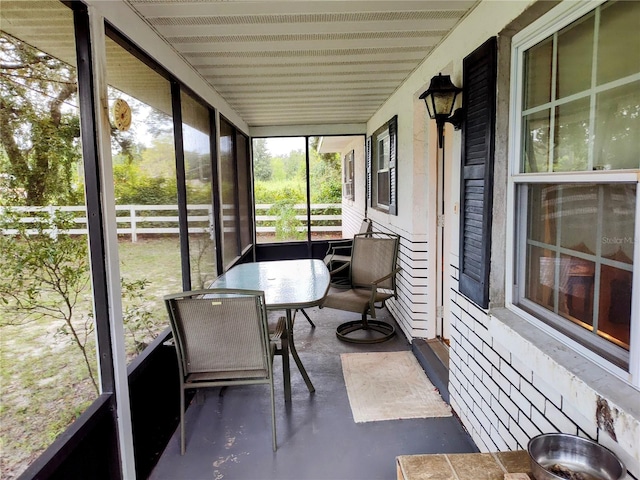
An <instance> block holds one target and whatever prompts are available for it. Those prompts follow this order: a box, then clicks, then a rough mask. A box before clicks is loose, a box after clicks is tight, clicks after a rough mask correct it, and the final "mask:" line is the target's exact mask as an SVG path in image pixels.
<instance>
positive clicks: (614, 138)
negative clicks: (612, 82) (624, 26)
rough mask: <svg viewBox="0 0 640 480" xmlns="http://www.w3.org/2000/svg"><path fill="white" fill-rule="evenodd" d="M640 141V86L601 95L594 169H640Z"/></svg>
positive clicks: (598, 99)
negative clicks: (639, 146)
mask: <svg viewBox="0 0 640 480" xmlns="http://www.w3.org/2000/svg"><path fill="white" fill-rule="evenodd" d="M639 30H640V29H639ZM638 56H639V57H640V55H638ZM639 71H640V70H639ZM639 139H640V82H633V83H630V84H628V85H624V86H622V87H618V88H614V89H611V90H607V91H604V92H602V93H599V94H598V96H597V97H596V138H595V151H594V156H595V158H594V168H595V169H598V170H600V169H602V170H611V169H620V168H640V154H639V150H638V145H639V141H640V140H639Z"/></svg>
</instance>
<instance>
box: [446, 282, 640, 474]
mask: <svg viewBox="0 0 640 480" xmlns="http://www.w3.org/2000/svg"><path fill="white" fill-rule="evenodd" d="M450 298H451V301H452V305H451V312H452V319H451V350H450V370H449V395H450V398H451V406H452V408H453V409H454V410H455V412H456V413H457V415H458V416H459V417H460V419H461V420H462V422H463V424H464V426H465V427H466V428H467V430H468V431H469V433H470V435H471V437H472V438H473V440H474V441H475V442H476V445H477V446H478V448H479V449H480V450H481V451H496V450H514V449H526V446H527V443H528V441H529V440H530V439H531V438H532V437H534V436H535V435H538V434H540V433H547V432H564V433H571V434H577V435H581V436H583V437H588V438H591V439H593V440H596V441H598V442H600V443H602V444H603V445H606V446H607V447H608V448H610V449H612V450H613V451H614V452H615V453H616V454H618V456H619V457H620V458H621V460H622V461H623V462H624V463H625V465H626V466H627V468H628V469H629V473H630V474H631V475H632V476H633V478H638V477H639V476H640V419H639V418H637V416H634V415H636V413H637V408H635V409H633V412H631V413H630V412H628V411H625V409H624V408H622V407H619V406H618V405H616V402H615V401H614V398H616V397H615V395H613V392H611V391H609V392H607V391H599V392H596V390H595V389H594V388H592V387H590V386H589V384H588V382H587V381H585V380H584V379H583V378H580V376H579V375H576V374H575V372H573V373H572V371H571V370H570V369H568V368H565V367H563V366H562V365H561V364H560V363H559V362H558V361H556V360H555V359H554V358H553V357H552V355H550V354H548V353H547V352H546V351H545V348H546V347H545V346H544V344H543V343H544V342H547V343H548V341H547V339H545V340H539V341H538V342H536V340H535V338H534V337H533V336H532V337H531V338H529V337H527V338H525V336H523V335H521V334H520V333H519V332H518V331H516V329H515V328H514V327H513V325H511V324H509V325H508V324H507V323H506V322H505V321H503V320H502V319H499V318H497V317H496V316H495V315H489V314H488V313H487V312H483V311H482V310H479V309H478V308H477V307H476V306H475V305H474V304H473V303H471V302H469V301H468V300H467V299H465V298H464V297H463V296H462V295H460V294H459V292H456V291H452V292H451V296H450ZM522 321H523V322H524V320H522ZM525 323H526V322H525ZM527 325H529V326H530V324H527ZM531 328H535V327H532V326H531ZM537 335H538V337H540V334H539V333H538V334H537ZM549 338H550V337H549ZM559 350H562V349H559ZM564 350H565V351H566V347H565V349H564ZM573 356H574V357H575V355H573ZM583 361H584V362H585V363H586V362H588V361H587V360H586V359H584V360H583ZM590 368H591V365H589V369H590ZM594 368H597V367H595V366H594ZM583 370H585V366H584V365H583ZM585 371H587V370H585ZM618 382H619V383H620V384H621V385H623V386H624V384H623V383H622V382H621V381H620V380H618ZM628 388H629V389H631V387H628ZM603 390H606V389H603ZM634 392H635V393H634ZM616 393H617V394H619V393H620V392H616ZM610 394H611V395H610ZM630 395H635V397H634V398H639V399H640V394H638V392H637V391H635V390H633V389H631V390H630ZM599 397H604V398H605V400H607V402H608V404H609V406H610V407H611V411H612V415H613V416H614V423H615V425H614V428H615V433H616V437H617V441H614V440H613V439H612V438H611V437H610V435H609V434H608V433H607V432H605V431H603V430H602V429H601V428H599V427H598V423H597V421H596V405H597V400H598V398H599Z"/></svg>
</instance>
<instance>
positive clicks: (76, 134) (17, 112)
mask: <svg viewBox="0 0 640 480" xmlns="http://www.w3.org/2000/svg"><path fill="white" fill-rule="evenodd" d="M0 47H1V48H0V151H1V153H2V154H1V155H0V162H1V165H0V167H2V171H3V172H5V174H6V175H8V176H9V178H10V179H11V181H12V183H13V185H12V188H13V191H15V192H19V195H17V196H16V197H15V198H14V200H15V201H20V203H22V204H27V205H47V204H48V203H60V204H73V203H76V202H78V201H79V198H80V199H81V198H82V190H81V189H79V188H78V182H77V168H76V166H77V165H78V162H79V159H80V158H81V153H80V145H79V138H80V122H79V117H78V112H77V108H75V107H72V105H73V104H75V103H77V98H76V96H77V81H76V74H75V70H74V69H73V68H72V67H71V66H69V65H67V64H65V63H64V62H61V61H60V60H58V59H56V58H53V57H51V56H49V55H47V54H44V53H43V52H40V51H38V50H36V49H34V48H33V47H31V46H29V45H27V44H25V43H23V42H21V41H19V40H17V39H15V38H13V37H11V36H10V35H7V34H5V33H2V34H0Z"/></svg>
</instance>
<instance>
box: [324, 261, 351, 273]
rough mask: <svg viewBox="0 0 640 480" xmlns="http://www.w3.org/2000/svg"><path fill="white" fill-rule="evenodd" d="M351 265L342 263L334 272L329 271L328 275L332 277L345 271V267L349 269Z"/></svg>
mask: <svg viewBox="0 0 640 480" xmlns="http://www.w3.org/2000/svg"><path fill="white" fill-rule="evenodd" d="M350 266H351V264H350V263H349V262H347V263H343V264H342V265H340V266H339V267H338V268H336V269H335V270H330V271H329V275H331V276H333V275H334V274H336V273H339V272H341V271H342V270H344V269H346V268H347V267H350Z"/></svg>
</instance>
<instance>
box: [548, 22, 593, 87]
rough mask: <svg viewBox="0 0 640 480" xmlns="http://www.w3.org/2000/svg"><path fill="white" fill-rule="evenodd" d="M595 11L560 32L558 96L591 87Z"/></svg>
mask: <svg viewBox="0 0 640 480" xmlns="http://www.w3.org/2000/svg"><path fill="white" fill-rule="evenodd" d="M593 24H594V15H593V13H591V14H589V15H587V16H586V17H584V18H582V19H580V20H578V21H577V22H574V23H572V24H571V25H570V26H569V27H568V28H566V29H564V30H562V31H561V32H560V33H558V67H557V68H558V80H557V92H556V98H564V97H568V96H569V95H573V94H574V93H578V92H582V91H584V90H587V89H588V88H590V87H591V65H593Z"/></svg>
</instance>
